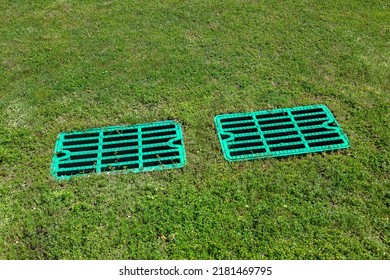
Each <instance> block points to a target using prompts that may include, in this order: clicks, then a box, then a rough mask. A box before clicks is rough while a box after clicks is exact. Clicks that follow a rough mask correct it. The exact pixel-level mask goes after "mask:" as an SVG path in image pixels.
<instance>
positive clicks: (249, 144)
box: [229, 141, 264, 149]
mask: <svg viewBox="0 0 390 280" xmlns="http://www.w3.org/2000/svg"><path fill="white" fill-rule="evenodd" d="M263 145H264V144H263V142H259V141H256V142H243V143H236V142H235V144H230V145H229V148H230V149H236V148H244V147H258V146H263Z"/></svg>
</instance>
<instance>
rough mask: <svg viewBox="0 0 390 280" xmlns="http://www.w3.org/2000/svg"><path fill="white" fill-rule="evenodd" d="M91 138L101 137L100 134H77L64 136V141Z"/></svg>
mask: <svg viewBox="0 0 390 280" xmlns="http://www.w3.org/2000/svg"><path fill="white" fill-rule="evenodd" d="M91 137H99V133H75V134H68V135H65V136H64V139H66V140H68V139H79V138H91Z"/></svg>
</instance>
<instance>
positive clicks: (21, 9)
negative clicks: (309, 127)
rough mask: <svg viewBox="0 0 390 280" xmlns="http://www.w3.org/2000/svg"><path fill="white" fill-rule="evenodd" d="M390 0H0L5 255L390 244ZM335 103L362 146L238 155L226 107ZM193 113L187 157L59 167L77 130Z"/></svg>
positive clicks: (100, 255)
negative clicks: (63, 170)
mask: <svg viewBox="0 0 390 280" xmlns="http://www.w3.org/2000/svg"><path fill="white" fill-rule="evenodd" d="M389 66H390V5H389V3H388V1H379V0H378V1H358V0H331V1H320V0H318V1H271V0H264V1H143V2H142V3H140V2H138V1H95V0H94V1H92V0H88V1H66V0H57V1H44V0H39V1H16V0H13V1H8V0H0V258H1V259H389V258H390V221H389V220H390V148H389V147H390V129H389V127H390V75H389V73H390V67H389ZM311 104H325V105H327V106H328V107H329V108H330V110H331V111H332V113H333V114H334V116H335V117H336V119H337V120H338V122H339V124H340V125H341V127H342V129H343V130H344V132H345V133H346V134H347V135H348V137H349V139H350V142H351V148H350V149H347V150H344V151H339V152H333V153H324V154H312V155H305V156H300V157H288V158H283V159H263V160H256V161H246V162H236V163H229V162H227V161H226V160H224V158H223V156H222V153H221V149H220V145H219V142H218V138H217V134H216V132H215V127H214V123H213V118H214V116H215V115H218V114H222V113H235V112H246V111H258V110H262V109H273V108H283V107H294V106H300V105H311ZM171 119H172V120H177V121H178V122H179V123H180V124H181V125H182V128H183V132H184V141H185V146H186V151H187V165H186V166H185V167H184V168H183V169H173V170H166V171H155V172H145V173H139V174H125V175H123V174H122V175H118V174H115V175H113V174H109V175H107V174H95V175H91V176H82V177H77V178H73V179H71V180H69V181H59V182H58V181H55V180H54V179H53V178H52V177H51V175H50V165H51V158H52V156H53V150H54V143H55V141H56V137H57V135H58V133H59V132H61V131H73V130H79V129H86V128H93V127H103V126H112V125H131V124H137V123H146V122H154V121H160V120H171Z"/></svg>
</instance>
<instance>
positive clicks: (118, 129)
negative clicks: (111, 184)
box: [52, 121, 186, 179]
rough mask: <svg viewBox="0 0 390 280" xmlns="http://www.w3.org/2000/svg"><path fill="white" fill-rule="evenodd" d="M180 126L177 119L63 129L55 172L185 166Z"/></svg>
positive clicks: (65, 174)
mask: <svg viewBox="0 0 390 280" xmlns="http://www.w3.org/2000/svg"><path fill="white" fill-rule="evenodd" d="M185 162H186V157H185V149H184V142H183V135H182V131H181V127H180V125H179V124H178V123H176V122H174V121H163V122H156V123H150V124H139V125H133V126H111V127H103V128H94V129H89V130H84V131H75V132H69V133H68V132H62V133H60V134H59V135H58V139H57V142H56V145H55V150H54V156H53V163H52V175H53V176H54V177H55V178H57V179H65V178H66V179H69V178H70V177H71V176H74V175H83V174H89V173H100V172H116V171H120V172H134V173H136V172H139V171H151V170H160V169H169V168H180V167H183V166H184V165H185Z"/></svg>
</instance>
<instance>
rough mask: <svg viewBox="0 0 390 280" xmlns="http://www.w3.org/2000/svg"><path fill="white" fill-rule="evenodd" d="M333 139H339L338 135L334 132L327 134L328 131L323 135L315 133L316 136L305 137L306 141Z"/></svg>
mask: <svg viewBox="0 0 390 280" xmlns="http://www.w3.org/2000/svg"><path fill="white" fill-rule="evenodd" d="M333 137H340V135H339V134H338V133H336V132H334V133H329V131H325V132H324V133H321V134H320V133H316V134H309V135H305V139H306V140H316V139H324V138H333Z"/></svg>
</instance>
